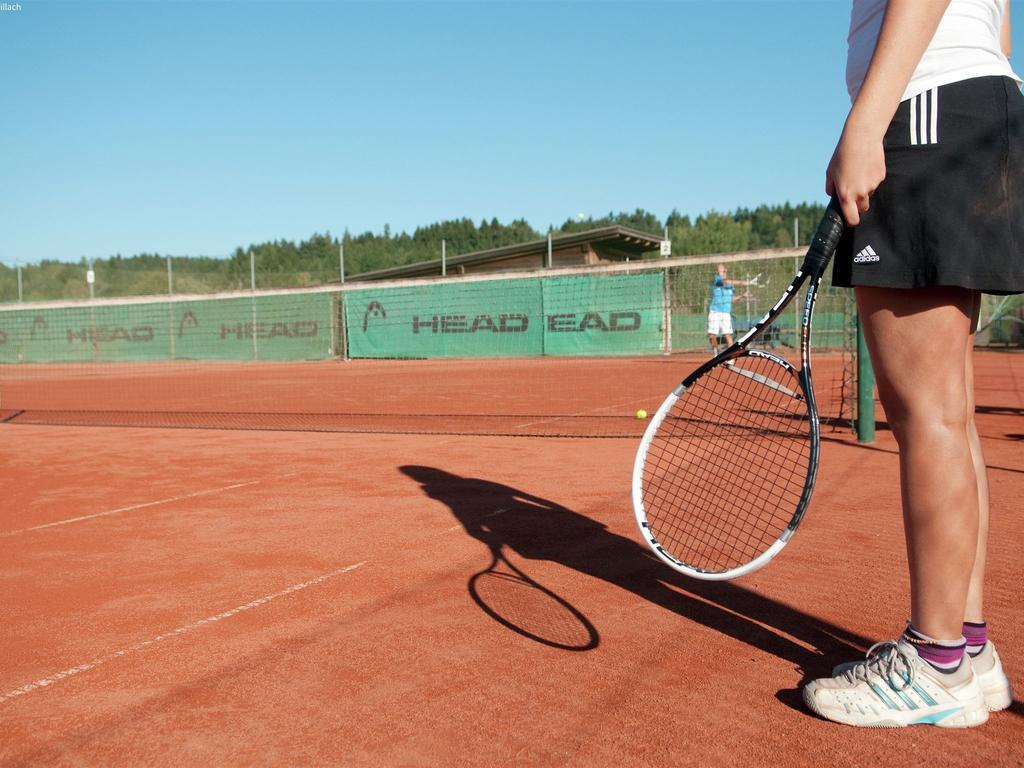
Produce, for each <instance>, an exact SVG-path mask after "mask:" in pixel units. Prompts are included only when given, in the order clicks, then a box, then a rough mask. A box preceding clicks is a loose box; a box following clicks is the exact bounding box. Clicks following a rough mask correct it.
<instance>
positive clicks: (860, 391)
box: [857, 315, 875, 443]
mask: <svg viewBox="0 0 1024 768" xmlns="http://www.w3.org/2000/svg"><path fill="white" fill-rule="evenodd" d="M857 441H858V442H860V443H873V442H874V441H875V371H874V369H873V368H872V367H871V355H870V354H868V345H867V341H866V340H865V338H864V328H863V326H862V325H861V322H860V315H857Z"/></svg>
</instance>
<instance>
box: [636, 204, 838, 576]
mask: <svg viewBox="0 0 1024 768" xmlns="http://www.w3.org/2000/svg"><path fill="white" fill-rule="evenodd" d="M843 229H844V225H843V218H842V214H841V213H840V209H839V205H838V202H837V201H836V200H835V199H833V200H832V202H830V203H829V206H828V208H827V210H826V211H825V216H824V218H823V219H822V221H821V224H819V225H818V230H817V232H815V234H814V238H813V239H812V241H811V246H810V248H809V250H808V251H807V255H806V257H805V258H804V261H803V264H802V265H801V267H800V269H799V270H798V271H797V273H796V276H795V277H794V278H793V281H792V282H791V283H790V284H789V287H788V288H786V291H785V293H783V294H782V297H781V298H780V299H779V300H778V301H777V302H776V303H775V305H774V306H773V307H772V308H771V309H770V310H768V312H767V314H765V316H764V317H762V318H761V319H760V320H758V321H757V322H756V323H755V324H754V325H753V326H752V327H751V328H750V330H748V331H747V332H746V333H745V334H744V335H743V336H742V337H741V338H739V339H738V340H737V341H736V342H735V343H734V344H732V346H730V347H728V348H727V349H725V350H724V351H723V352H722V353H721V354H719V355H717V356H715V357H714V358H712V359H711V360H709V361H708V362H706V363H704V364H703V365H701V366H700V367H699V368H697V370H695V371H694V372H693V373H691V374H690V375H689V376H687V377H686V378H685V379H684V380H683V381H682V383H681V384H679V386H677V387H676V388H675V389H674V390H673V391H672V393H671V394H670V395H669V396H668V397H667V398H666V399H665V402H664V403H662V405H661V407H660V408H659V409H658V411H657V412H656V413H655V414H654V417H653V418H652V419H651V421H650V424H649V425H648V427H647V430H646V431H645V432H644V436H643V439H642V440H641V442H640V448H639V450H638V451H637V455H636V461H635V463H634V465H633V511H634V513H635V514H636V520H637V523H638V525H639V526H640V533H641V534H642V535H643V538H644V540H645V541H646V542H647V544H648V545H649V546H650V547H651V549H652V550H654V553H655V554H656V555H657V556H658V557H659V558H661V559H662V560H663V561H664V562H666V563H667V564H668V565H670V566H671V567H672V568H675V569H676V570H677V571H680V572H681V573H684V574H686V575H688V576H693V577H696V578H700V579H709V580H722V579H732V578H737V577H739V576H742V575H744V574H747V573H751V572H752V571H755V570H757V569H758V568H760V567H762V566H763V565H765V564H766V563H767V562H768V561H769V560H771V559H772V558H773V557H774V556H775V555H777V554H778V553H779V551H780V550H781V549H782V548H783V547H784V546H785V545H786V542H788V541H789V539H790V537H791V536H792V535H793V532H794V531H795V530H796V528H797V526H798V525H799V524H800V520H801V519H802V518H803V515H804V511H805V510H806V509H807V504H808V503H809V501H810V499H811V490H812V488H813V487H814V478H815V475H816V474H817V470H818V450H819V428H818V413H817V410H816V409H815V404H814V391H813V389H812V387H811V359H810V339H811V316H812V314H813V312H814V301H815V298H816V296H817V291H818V286H819V284H820V282H821V276H822V274H823V272H824V271H825V267H826V266H827V265H828V262H829V260H830V259H831V258H832V255H833V254H834V253H835V249H836V245H837V244H838V242H839V238H840V237H841V236H842V233H843ZM805 283H807V285H808V287H807V296H806V298H805V299H804V308H803V316H802V317H803V319H802V325H801V332H800V363H801V367H800V369H799V370H797V369H796V368H795V367H794V366H793V365H792V364H790V363H789V362H788V361H787V360H785V359H783V358H781V357H778V356H777V355H775V354H773V353H771V352H768V351H764V350H760V349H752V348H751V344H752V342H754V341H755V340H756V339H757V338H758V337H759V336H760V335H761V334H763V333H764V332H765V329H767V328H768V327H769V326H770V325H771V324H772V323H773V322H775V320H776V319H777V318H778V317H779V316H780V315H781V314H782V312H783V310H784V309H785V308H786V306H787V305H788V304H789V303H790V302H791V301H792V300H793V299H794V298H795V297H796V296H797V295H798V294H799V291H800V289H801V288H802V287H803V286H804V284H805Z"/></svg>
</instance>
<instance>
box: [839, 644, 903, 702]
mask: <svg viewBox="0 0 1024 768" xmlns="http://www.w3.org/2000/svg"><path fill="white" fill-rule="evenodd" d="M916 672H917V668H916V667H915V666H914V662H913V659H912V657H911V656H910V655H909V654H908V653H907V652H906V651H904V650H903V649H902V648H900V646H899V644H898V643H897V642H896V641H895V640H885V641H883V642H881V643H875V644H874V645H872V646H871V647H870V648H869V649H868V652H867V654H866V655H865V658H864V661H859V662H857V663H856V664H854V665H853V666H852V667H851V668H850V669H848V670H847V671H846V675H847V676H848V678H849V679H850V680H851V681H856V680H863V681H864V682H866V683H870V682H871V680H870V676H871V675H875V676H876V677H881V678H882V679H884V680H885V681H886V682H887V683H888V684H889V685H890V687H892V688H894V689H895V690H898V691H902V690H905V689H906V688H909V687H910V686H911V684H912V683H913V682H914V677H915V676H916Z"/></svg>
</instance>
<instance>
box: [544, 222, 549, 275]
mask: <svg viewBox="0 0 1024 768" xmlns="http://www.w3.org/2000/svg"><path fill="white" fill-rule="evenodd" d="M546 259H547V260H546V261H545V263H544V266H545V267H548V268H549V269H550V267H551V230H550V229H549V230H548V253H547V257H546Z"/></svg>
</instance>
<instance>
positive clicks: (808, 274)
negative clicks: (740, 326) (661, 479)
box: [632, 199, 844, 581]
mask: <svg viewBox="0 0 1024 768" xmlns="http://www.w3.org/2000/svg"><path fill="white" fill-rule="evenodd" d="M843 229H844V224H843V219H842V214H841V213H840V210H839V205H838V203H837V201H836V200H835V199H833V200H832V202H830V203H829V206H828V208H827V209H826V211H825V216H824V218H823V219H822V221H821V224H819V225H818V230H817V232H816V233H815V235H814V237H813V238H812V240H811V245H810V248H809V249H808V251H807V256H806V257H805V258H804V262H803V264H802V265H801V267H800V269H799V270H797V273H796V275H795V276H794V278H793V280H792V281H791V282H790V284H789V286H788V287H787V288H786V290H785V291H784V292H783V294H782V296H781V297H780V298H779V300H778V301H777V302H775V305H774V306H772V308H771V309H769V310H768V311H767V312H766V313H765V314H764V316H763V317H762V318H761V319H760V320H758V321H757V322H755V323H754V324H753V325H752V326H751V327H750V329H749V330H748V331H747V332H746V333H745V334H743V336H741V337H740V338H738V339H736V341H734V342H733V343H732V344H731V345H730V346H729V347H727V348H726V349H724V350H723V351H722V352H721V353H719V354H718V355H716V356H715V357H713V358H711V359H710V360H708V361H707V362H705V363H703V364H702V365H700V366H699V367H698V368H697V369H696V370H695V371H693V372H692V373H691V374H690V375H689V376H687V377H686V378H685V379H683V381H682V382H680V384H679V385H678V386H677V387H676V388H675V389H674V390H673V391H672V392H671V393H670V394H669V396H668V397H667V398H665V401H664V402H663V403H662V404H661V406H660V407H659V408H658V410H657V411H655V413H654V416H653V417H652V418H651V421H650V423H649V424H648V425H647V429H646V430H644V435H643V437H642V438H641V440H640V446H639V448H638V449H637V453H636V459H635V461H634V463H633V482H632V496H633V514H634V515H635V517H636V522H637V526H638V527H639V529H640V534H641V536H642V537H643V539H644V541H645V543H646V544H647V546H648V547H650V548H651V550H652V551H653V552H654V554H655V555H657V556H658V558H660V559H661V560H662V561H663V562H664V563H666V564H667V565H668V566H669V567H671V568H673V569H675V570H677V571H679V572H680V573H683V574H685V575H687V576H692V577H694V578H698V579H703V580H706V581H725V580H729V579H736V578H739V577H740V576H744V575H746V574H749V573H753V572H754V571H756V570H758V569H759V568H762V567H764V566H765V565H767V564H768V562H770V561H771V560H772V558H774V557H775V556H776V555H777V554H778V553H779V552H780V551H781V550H782V548H783V547H785V546H786V544H787V543H788V542H789V540H790V538H792V536H793V533H794V532H795V531H796V529H797V526H798V525H800V521H801V520H802V519H803V517H804V513H805V512H806V510H807V507H808V505H809V504H810V501H811V495H812V492H813V490H814V481H815V479H816V477H817V474H818V462H819V457H820V447H821V437H820V419H819V417H818V409H817V405H816V403H815V399H814V387H813V382H812V379H811V322H812V319H813V317H814V304H815V301H816V300H817V296H818V288H819V286H820V284H821V278H822V275H823V274H824V272H825V268H826V267H827V266H828V262H829V261H830V260H831V258H832V255H833V254H834V253H835V249H836V246H837V245H838V242H839V238H840V237H841V236H842V233H843ZM805 283H807V284H808V287H807V294H806V296H805V298H804V307H803V314H802V317H801V325H800V370H796V369H795V368H794V367H793V365H792V364H791V363H790V362H789V361H788V360H786V359H784V358H782V357H779V356H778V355H774V354H772V353H770V352H765V351H761V350H756V349H751V348H750V345H751V344H752V343H753V342H754V341H756V340H757V339H758V337H760V336H761V335H762V334H763V333H764V332H765V330H766V329H767V328H768V327H769V326H770V325H771V324H772V323H773V322H774V321H775V320H776V318H778V317H779V316H780V315H781V314H782V312H783V311H784V310H785V309H786V307H788V306H789V304H790V303H791V302H792V301H793V299H795V298H796V297H797V295H798V294H799V292H800V290H801V288H803V286H804V284H805ZM744 355H751V356H755V357H763V358H766V359H768V360H771V361H773V362H775V363H777V364H779V365H781V366H783V367H784V368H786V369H787V370H789V371H790V372H791V373H794V374H795V375H796V376H797V379H798V381H799V382H800V387H801V389H802V390H803V396H804V398H805V400H806V403H807V413H808V435H809V442H810V445H809V455H808V468H807V476H806V480H805V482H804V487H803V491H802V492H801V494H800V500H799V501H798V503H797V505H796V509H795V511H794V512H793V515H792V517H791V518H790V520H789V523H788V524H787V525H786V529H785V530H784V531H783V532H782V533H781V534H780V535H779V538H778V539H776V540H775V542H773V543H772V544H771V546H769V547H768V548H767V549H766V550H765V551H764V552H762V553H761V554H760V555H758V556H757V557H755V558H753V559H752V560H750V561H749V562H747V563H744V564H742V565H739V566H736V567H734V568H728V569H726V570H722V571H709V570H705V569H702V568H698V567H696V566H693V565H690V564H688V563H685V562H683V561H681V560H679V559H677V558H676V557H674V556H672V555H671V554H670V553H669V552H668V551H666V550H665V548H664V547H662V545H661V544H660V542H659V541H658V539H657V537H656V536H655V535H654V532H653V531H652V530H651V527H650V524H649V523H648V522H647V512H646V509H645V507H644V500H643V474H644V465H645V463H646V459H647V452H648V450H649V449H650V446H651V443H652V442H653V441H654V437H655V435H656V434H657V432H658V428H659V427H660V426H661V423H662V422H663V421H664V420H665V417H666V416H667V415H668V413H669V411H670V410H671V409H672V407H673V406H674V405H675V404H676V402H678V400H679V398H680V397H682V396H683V394H684V393H685V392H686V390H687V389H688V388H690V387H692V386H693V384H694V383H695V382H696V381H697V380H698V379H700V378H701V377H702V376H704V374H706V373H707V372H708V371H710V370H711V369H713V368H715V367H716V366H718V365H723V364H728V363H729V361H731V360H734V359H736V358H738V357H742V356H744Z"/></svg>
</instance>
